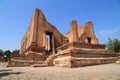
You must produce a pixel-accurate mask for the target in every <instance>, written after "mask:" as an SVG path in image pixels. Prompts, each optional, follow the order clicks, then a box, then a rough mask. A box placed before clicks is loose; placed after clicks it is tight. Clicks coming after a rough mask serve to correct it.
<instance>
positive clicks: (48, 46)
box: [46, 32, 53, 51]
mask: <svg viewBox="0 0 120 80" xmlns="http://www.w3.org/2000/svg"><path fill="white" fill-rule="evenodd" d="M52 46H53V45H52V33H51V32H46V50H47V51H52Z"/></svg>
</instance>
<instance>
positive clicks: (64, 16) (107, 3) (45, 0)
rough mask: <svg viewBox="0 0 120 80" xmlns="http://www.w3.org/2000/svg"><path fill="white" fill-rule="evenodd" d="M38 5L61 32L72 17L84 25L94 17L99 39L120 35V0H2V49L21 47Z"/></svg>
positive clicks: (105, 40)
mask: <svg viewBox="0 0 120 80" xmlns="http://www.w3.org/2000/svg"><path fill="white" fill-rule="evenodd" d="M35 8H39V9H41V10H42V12H43V13H44V15H45V16H46V18H47V20H48V21H49V22H50V23H51V24H53V25H54V26H56V27H57V29H58V30H59V31H60V32H61V33H65V32H68V31H69V30H70V21H71V20H77V22H78V25H79V26H82V25H84V24H85V23H86V22H87V21H92V22H93V25H94V30H95V34H96V36H97V38H98V39H99V43H101V44H104V43H107V40H108V38H112V39H114V38H118V39H120V0H0V49H2V50H8V49H9V50H14V49H19V48H20V41H21V40H22V37H23V36H24V34H25V32H26V30H27V27H28V25H29V22H30V19H31V17H32V14H33V12H34V9H35Z"/></svg>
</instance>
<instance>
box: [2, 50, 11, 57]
mask: <svg viewBox="0 0 120 80" xmlns="http://www.w3.org/2000/svg"><path fill="white" fill-rule="evenodd" d="M10 55H11V51H10V50H6V51H4V57H6V58H10Z"/></svg>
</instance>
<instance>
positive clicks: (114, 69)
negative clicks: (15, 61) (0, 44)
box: [0, 63, 120, 80]
mask: <svg viewBox="0 0 120 80" xmlns="http://www.w3.org/2000/svg"><path fill="white" fill-rule="evenodd" d="M5 66H6V63H0V80H120V64H119V65H118V64H104V65H97V66H87V67H80V68H61V67H39V68H33V67H5Z"/></svg>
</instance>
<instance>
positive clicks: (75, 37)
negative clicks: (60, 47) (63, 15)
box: [69, 20, 78, 42]
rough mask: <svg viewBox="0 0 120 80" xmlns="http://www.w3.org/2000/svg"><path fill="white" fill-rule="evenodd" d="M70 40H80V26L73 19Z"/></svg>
mask: <svg viewBox="0 0 120 80" xmlns="http://www.w3.org/2000/svg"><path fill="white" fill-rule="evenodd" d="M69 41H70V42H77V41H78V27H77V21H75V20H73V21H72V22H71V23H70V39H69Z"/></svg>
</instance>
